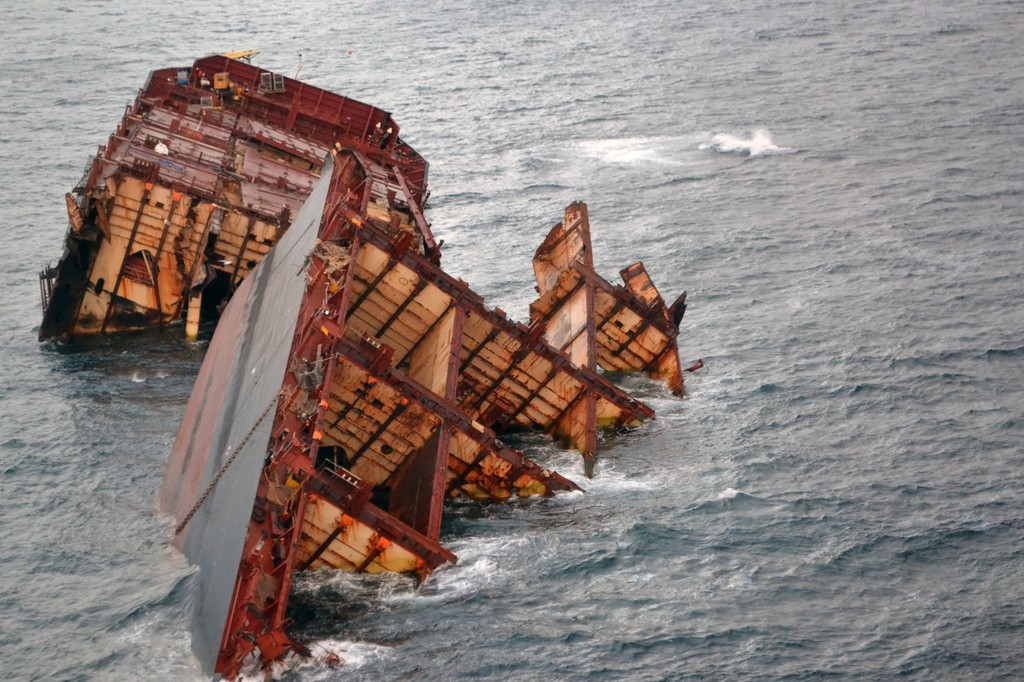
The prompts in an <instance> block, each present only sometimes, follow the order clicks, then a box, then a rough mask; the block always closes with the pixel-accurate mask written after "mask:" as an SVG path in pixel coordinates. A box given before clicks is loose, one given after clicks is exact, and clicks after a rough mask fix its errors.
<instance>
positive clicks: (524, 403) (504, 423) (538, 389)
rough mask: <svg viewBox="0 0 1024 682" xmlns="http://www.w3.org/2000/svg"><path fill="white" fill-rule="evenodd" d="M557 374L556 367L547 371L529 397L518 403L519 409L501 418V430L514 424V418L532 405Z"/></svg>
mask: <svg viewBox="0 0 1024 682" xmlns="http://www.w3.org/2000/svg"><path fill="white" fill-rule="evenodd" d="M558 372H559V370H558V368H557V367H552V368H551V369H550V370H548V373H547V375H546V376H545V377H544V378H543V379H542V380H541V381H540V383H538V384H537V387H536V388H535V389H533V390H532V391H530V393H529V395H527V396H526V398H525V399H524V400H523V401H522V402H520V403H519V407H517V408H516V409H515V411H514V412H510V413H509V414H507V415H505V416H504V417H502V419H501V422H500V423H501V428H502V429H506V428H508V425H509V424H511V423H512V422H514V421H515V420H516V417H518V416H519V415H520V414H521V413H522V412H523V410H525V409H526V408H527V407H529V406H530V405H532V404H533V401H534V400H536V399H537V396H539V395H540V392H541V391H543V390H544V388H545V387H546V386H547V385H548V384H549V383H551V380H552V379H554V378H555V377H556V376H558Z"/></svg>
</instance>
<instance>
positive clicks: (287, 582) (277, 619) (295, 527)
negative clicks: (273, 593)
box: [270, 492, 309, 639]
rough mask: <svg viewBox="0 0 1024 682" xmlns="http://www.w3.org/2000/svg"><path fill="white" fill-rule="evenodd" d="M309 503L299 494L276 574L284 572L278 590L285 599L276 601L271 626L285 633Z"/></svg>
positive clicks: (305, 496) (304, 496)
mask: <svg viewBox="0 0 1024 682" xmlns="http://www.w3.org/2000/svg"><path fill="white" fill-rule="evenodd" d="M308 501H309V497H308V496H307V495H304V494H302V493H301V492H300V493H299V494H298V497H297V503H296V506H297V507H298V508H297V509H293V510H292V512H291V523H292V529H291V533H290V535H291V537H290V538H288V542H287V546H286V549H285V551H286V554H285V556H284V558H283V559H281V562H280V563H279V564H278V566H277V568H276V569H275V572H277V571H282V572H283V574H282V575H281V586H280V588H279V589H278V594H279V595H284V599H276V600H275V601H274V602H273V610H272V611H271V614H270V626H271V629H273V630H280V631H281V632H284V628H285V627H286V625H287V623H286V622H285V610H286V608H287V606H288V595H290V594H291V591H292V576H293V575H295V571H294V568H295V562H296V560H297V558H298V547H299V540H300V539H301V538H302V524H303V521H304V520H305V517H306V504H307V503H308ZM289 639H290V638H289Z"/></svg>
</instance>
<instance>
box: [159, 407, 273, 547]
mask: <svg viewBox="0 0 1024 682" xmlns="http://www.w3.org/2000/svg"><path fill="white" fill-rule="evenodd" d="M283 394H284V391H281V393H278V394H277V395H275V396H274V397H273V398H271V400H270V402H269V403H267V406H266V407H265V408H263V413H262V414H261V415H260V418H259V419H257V420H256V423H255V424H253V425H252V428H251V429H249V432H248V433H246V434H245V436H244V437H243V438H242V440H241V441H240V442H239V443H238V445H236V446H235V448H234V452H232V453H231V456H230V457H228V459H227V461H225V462H224V464H222V465H221V467H220V469H218V470H217V473H216V474H215V475H214V477H213V480H211V481H210V485H208V486H206V490H204V491H203V494H202V495H201V496H200V497H199V499H198V500H196V503H195V505H194V506H193V507H192V509H191V510H189V512H188V514H186V515H185V518H184V519H182V520H181V523H179V524H178V527H177V528H175V529H174V534H175V535H177V534H178V533H180V532H181V531H183V530H185V526H187V525H188V522H189V521H191V520H192V517H193V516H195V513H196V512H197V511H199V508H200V507H202V506H203V503H204V502H206V498H207V497H209V495H210V493H211V492H213V489H214V488H216V487H217V484H218V483H219V482H220V479H221V477H222V476H223V475H224V473H225V472H226V471H227V470H228V467H229V466H231V463H232V462H234V461H235V457H238V453H240V452H241V451H242V448H243V447H245V444H246V443H248V442H249V439H250V438H251V437H252V434H253V433H255V432H256V429H257V427H259V425H260V424H262V423H263V420H264V419H266V418H267V415H268V414H269V413H270V409H271V408H272V407H274V405H276V404H277V401H278V400H280V399H281V397H282V396H283Z"/></svg>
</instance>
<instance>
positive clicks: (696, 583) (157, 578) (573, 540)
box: [0, 0, 1024, 680]
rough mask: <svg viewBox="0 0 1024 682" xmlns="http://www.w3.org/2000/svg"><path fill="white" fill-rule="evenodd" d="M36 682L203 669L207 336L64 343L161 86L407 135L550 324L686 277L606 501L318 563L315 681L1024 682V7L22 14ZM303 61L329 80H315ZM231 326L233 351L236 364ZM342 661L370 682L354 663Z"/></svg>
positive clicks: (6, 84) (610, 470)
mask: <svg viewBox="0 0 1024 682" xmlns="http://www.w3.org/2000/svg"><path fill="white" fill-rule="evenodd" d="M0 15H2V16H3V23H4V28H3V31H2V37H3V40H0V92H2V97H0V179H2V184H0V191H2V194H0V229H2V234H3V246H2V248H0V302H2V307H0V340H2V343H3V358H2V361H0V415H2V419H0V677H3V678H4V679H22V680H197V679H201V678H202V674H201V671H200V670H199V669H198V667H197V664H196V662H195V660H194V658H193V656H192V654H191V651H190V639H189V637H190V635H189V631H188V621H189V614H190V610H191V607H192V603H191V600H192V599H193V597H192V585H193V582H194V580H195V577H194V575H193V570H192V569H190V567H189V566H188V564H187V562H186V561H185V560H184V559H183V558H182V557H181V556H180V555H179V554H177V553H176V552H174V551H173V550H172V549H170V547H169V541H170V539H171V534H172V522H171V521H170V519H168V518H166V517H164V516H162V515H161V514H160V513H159V512H158V511H157V509H156V494H157V491H158V489H159V487H160V484H161V479H162V476H163V469H164V465H165V461H166V458H167V455H168V453H169V450H170V447H171V443H172V441H173V438H174V434H175V431H176V427H177V423H178V421H179V419H180V418H181V415H182V412H183V410H184V406H185V402H186V400H187V398H188V395H189V392H190V388H191V383H192V381H193V378H194V377H195V375H196V372H197V370H198V366H199V364H200V362H201V360H202V356H203V351H204V348H205V345H204V344H205V342H203V341H200V342H197V343H190V342H187V341H185V340H184V338H183V337H184V334H183V333H182V331H181V329H180V328H173V329H171V330H169V331H167V332H165V333H163V334H161V333H151V334H141V335H136V336H130V337H126V338H117V339H109V340H103V341H99V342H95V343H92V344H88V345H87V346H86V347H85V348H75V349H68V348H62V347H58V346H55V345H51V344H42V345H40V344H38V343H37V342H36V339H35V335H36V332H37V330H38V325H39V320H40V309H39V301H38V292H37V272H38V271H39V270H40V269H41V267H42V266H43V265H44V264H45V263H46V262H47V261H51V262H53V261H56V259H57V258H58V257H59V255H60V252H61V249H62V239H63V236H64V233H65V229H66V223H67V218H66V216H65V213H64V202H63V199H62V195H63V194H64V193H65V192H67V191H69V190H70V189H71V188H72V187H73V186H74V185H75V183H76V182H77V181H78V180H79V179H80V178H81V176H82V173H83V170H84V168H85V164H86V161H87V159H88V157H89V155H90V154H93V153H95V150H96V147H97V145H99V144H102V143H105V142H106V139H107V136H108V135H109V134H110V133H111V132H112V131H113V129H114V128H115V126H116V124H117V122H118V120H119V118H120V116H121V114H122V113H123V110H124V106H125V105H126V104H127V103H128V102H130V101H131V100H132V99H133V97H134V96H135V93H136V91H137V89H138V88H140V87H141V86H142V85H143V84H144V82H145V79H146V77H147V75H148V73H149V71H150V70H152V69H155V68H160V67H166V66H171V65H187V64H189V63H191V61H192V60H193V59H194V58H195V57H197V56H200V55H204V54H209V53H216V52H224V51H229V50H239V49H257V50H260V51H261V52H262V54H261V55H260V56H259V57H258V58H257V62H258V63H259V64H260V65H262V66H264V67H267V68H270V69H274V70H277V71H280V72H283V73H286V74H289V75H292V74H294V73H295V72H296V70H298V69H300V68H301V72H300V76H301V77H302V78H303V79H305V80H308V81H309V82H311V83H313V84H315V85H318V86H321V87H325V88H329V89H331V90H335V91H338V92H341V93H344V94H345V95H347V96H350V97H353V98H357V99H360V100H363V101H366V102H370V103H372V104H375V105H377V106H380V107H383V108H385V109H387V110H389V111H391V112H392V113H393V115H394V116H395V118H396V119H397V120H398V121H399V122H400V123H401V125H402V126H403V137H404V139H406V140H407V141H408V142H410V143H411V144H412V145H414V146H415V147H416V148H417V149H418V150H419V151H420V152H421V153H422V154H423V155H424V156H425V157H426V158H427V159H428V160H429V161H430V164H431V169H430V173H431V177H430V182H431V188H432V190H433V195H432V199H431V207H430V210H429V211H428V219H429V220H430V221H431V222H432V224H433V226H434V230H435V232H436V234H437V236H438V237H439V238H443V239H444V240H445V256H444V263H445V265H446V267H447V269H448V270H449V271H450V272H452V273H453V274H455V275H456V276H458V277H461V278H463V279H465V280H466V281H468V282H469V283H470V284H471V285H472V286H473V287H474V288H476V289H477V290H478V291H479V292H481V293H482V294H484V295H485V296H486V298H487V301H488V302H489V303H490V304H491V305H494V306H499V307H501V308H503V309H505V310H506V311H508V312H509V313H510V315H512V316H514V317H516V318H517V319H525V318H526V317H527V316H528V305H529V302H530V301H531V299H532V297H533V295H534V292H533V281H532V271H531V264H530V258H531V256H532V253H533V250H534V249H535V248H536V247H537V246H538V245H539V243H540V242H541V240H542V239H543V237H544V235H545V234H546V232H547V230H548V229H549V228H550V227H551V226H552V225H554V224H555V223H556V222H558V221H559V220H560V219H561V212H562V210H563V208H564V206H565V205H567V204H568V203H570V202H572V201H575V200H582V201H585V202H587V203H588V205H589V207H590V215H591V223H592V230H593V236H594V248H595V259H596V264H597V267H598V269H599V271H600V272H602V273H603V274H604V275H605V276H606V277H608V278H609V279H615V278H616V277H617V274H616V273H617V272H618V270H620V269H621V268H623V267H625V266H627V265H629V264H630V263H632V262H634V261H636V260H642V261H643V263H644V264H645V266H646V267H647V269H648V270H649V271H650V272H651V274H652V276H653V277H654V279H655V281H656V283H657V284H658V286H659V287H660V288H661V291H662V293H663V294H664V295H665V296H666V297H667V298H673V297H675V296H676V295H677V294H679V293H680V292H682V291H683V290H684V289H685V290H688V292H689V302H690V307H689V311H688V313H687V315H686V318H685V319H684V321H683V325H682V333H681V336H680V339H681V353H682V357H683V360H684V362H686V363H689V362H691V361H694V360H696V359H697V358H703V359H704V361H705V363H706V365H707V367H706V368H705V369H704V370H702V371H701V372H699V373H697V374H694V375H689V377H688V384H687V395H686V397H685V398H684V399H682V400H679V399H676V398H674V397H673V396H671V395H670V394H669V393H668V392H667V391H666V390H665V389H664V387H662V386H661V385H659V384H657V383H654V382H651V381H649V380H646V379H644V378H634V377H627V378H623V379H617V381H619V382H620V383H621V384H622V385H624V386H625V387H626V388H627V389H628V390H630V391H631V392H633V393H634V394H635V395H637V396H638V397H640V398H641V399H643V400H645V401H647V402H648V403H649V404H650V405H652V406H653V407H654V408H655V409H656V410H657V419H656V420H655V421H652V422H648V423H646V424H644V425H642V426H640V427H639V428H637V429H634V430H630V431H623V432H616V433H608V434H605V435H603V436H602V439H601V453H600V460H599V465H598V470H597V476H596V477H595V478H594V479H593V480H591V481H587V480H586V479H585V478H584V476H583V473H582V462H581V460H580V459H579V458H578V456H577V455H575V454H574V453H571V452H566V451H563V450H560V449H558V448H556V447H555V446H553V445H551V444H550V443H548V442H547V441H546V440H544V439H526V440H522V441H517V442H516V445H517V446H519V447H522V448H524V449H526V450H527V451H528V452H529V453H530V454H531V455H532V456H533V457H535V458H536V459H537V460H538V461H540V462H542V463H544V464H545V465H546V466H551V467H554V468H556V469H557V470H559V471H560V472H562V473H564V474H566V475H568V476H570V477H572V478H574V479H576V480H577V481H581V482H583V483H584V486H585V488H586V492H584V493H576V494H570V495H560V496H557V497H555V498H553V499H547V500H540V501H530V502H524V503H518V504H511V505H505V506H476V505H462V506H455V507H453V508H451V509H450V510H449V512H448V514H447V517H446V521H445V524H444V527H443V538H442V539H443V542H444V543H445V544H446V545H447V546H448V547H450V548H451V549H452V550H454V551H455V552H456V553H457V554H458V556H459V563H458V565H455V566H450V567H446V568H443V569H441V570H439V571H438V572H437V573H436V574H435V575H434V576H433V577H432V578H431V579H430V580H429V581H428V582H427V583H426V584H425V585H424V586H423V587H422V588H421V589H419V590H417V589H416V588H415V586H414V585H413V583H412V582H411V581H410V580H409V579H407V578H405V577H395V576H387V577H359V576H353V575H348V574H334V573H327V572H324V573H317V574H312V575H305V576H303V577H302V578H301V579H300V580H299V581H298V583H297V585H296V592H295V595H294V597H293V600H292V607H293V608H292V616H293V617H294V618H295V620H296V625H295V627H294V633H295V635H296V636H297V637H298V638H299V639H301V640H302V641H304V642H307V643H308V644H309V645H310V646H311V648H312V649H313V651H314V653H315V654H316V656H315V657H314V659H312V660H311V661H308V662H305V663H303V664H301V665H293V666H291V667H290V668H288V669H286V670H284V671H282V672H281V675H283V677H284V678H285V679H289V680H350V679H356V680H390V679H403V680H448V679H483V680H498V679H502V680H506V679H507V680H596V679H608V680H686V679H693V680H700V679H706V680H782V679H785V680H816V679H826V678H828V679H840V680H881V679H892V678H896V677H900V678H906V679H914V680H1020V679H1024V555H1022V546H1024V454H1022V442H1024V416H1022V410H1024V311H1022V301H1024V230H1022V221H1024V163H1022V158H1024V42H1022V41H1024V8H1022V6H1021V5H1020V3H1018V2H997V1H994V0H993V1H988V0H961V1H956V2H948V3H931V2H921V3H893V2H885V1H884V0H852V1H843V2H840V1H838V0H826V1H824V2H805V1H795V0H789V1H785V0H779V1H774V2H768V1H766V0H753V1H752V2H751V1H745V2H738V1H736V0H722V1H721V2H682V1H680V2H673V1H667V0H666V1H658V0H637V1H635V2H629V3H619V2H610V1H607V0H599V1H595V2H563V1H560V0H549V1H546V2H533V1H529V0H526V1H523V2H515V3H513V2H498V1H495V0H473V1H470V0H462V1H458V2H450V3H444V4H443V5H442V4H437V5H435V4H434V3H419V2H408V1H406V0H396V1H395V2H387V3H384V2H366V1H364V0H357V1H354V2H346V3H326V2H323V3H308V4H307V3H276V2H268V1H267V0H257V1H255V2H251V3H223V2H199V1H198V0H179V1H178V2H174V3H139V2H127V1H126V0H110V1H104V2H100V1H98V0H83V1H82V2H69V1H68V0H59V1H55V0H34V1H33V2H16V1H15V0H0ZM300 54H301V57H300ZM207 338H208V335H207ZM329 652H333V653H334V654H337V655H338V656H339V657H340V658H341V660H342V664H341V665H340V666H339V667H331V666H330V665H328V664H327V662H326V659H327V657H328V656H327V655H328V653H329Z"/></svg>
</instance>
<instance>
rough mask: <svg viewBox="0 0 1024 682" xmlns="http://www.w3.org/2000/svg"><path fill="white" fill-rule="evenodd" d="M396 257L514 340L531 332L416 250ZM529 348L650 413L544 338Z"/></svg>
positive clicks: (376, 240)
mask: <svg viewBox="0 0 1024 682" xmlns="http://www.w3.org/2000/svg"><path fill="white" fill-rule="evenodd" d="M358 230H359V231H361V232H362V234H363V237H364V239H365V241H366V243H367V244H371V245H372V246H375V247H377V248H379V249H381V250H383V251H386V252H390V251H389V247H390V244H391V240H389V239H388V238H387V237H386V236H385V235H383V234H382V233H380V232H378V231H376V230H374V229H373V228H371V227H368V226H363V227H361V228H358ZM396 259H397V261H398V262H399V263H401V264H402V265H404V266H405V267H407V268H409V269H410V270H412V271H413V272H415V273H416V274H417V276H419V277H426V278H427V279H428V280H429V281H430V283H431V284H432V285H434V286H436V287H437V288H438V289H440V290H441V291H442V292H443V293H445V294H448V295H449V296H451V297H452V298H456V299H457V300H459V301H460V304H464V305H466V306H467V308H468V309H467V312H468V313H470V314H473V315H476V316H478V317H480V318H482V319H484V320H486V321H487V322H490V323H491V324H492V325H494V326H496V327H499V328H500V330H501V331H503V332H505V333H507V334H509V335H510V336H512V337H513V338H514V339H516V340H517V341H520V343H522V340H523V339H525V338H527V337H528V336H529V335H530V333H531V332H530V329H529V328H528V327H526V326H525V325H523V324H518V323H515V322H512V321H511V320H509V319H508V318H506V317H504V316H503V315H499V314H498V313H497V312H495V311H493V310H489V309H488V308H487V307H486V306H485V305H484V302H483V299H482V298H481V297H480V296H479V295H478V294H476V293H474V292H473V291H471V290H470V289H469V288H468V287H467V286H466V284H465V283H464V282H461V281H459V280H456V279H455V278H454V277H452V276H451V275H449V274H448V273H446V272H444V271H443V270H441V269H440V268H439V267H438V266H436V265H434V264H433V263H431V262H430V261H428V260H426V259H425V258H423V257H422V256H420V255H419V254H415V253H409V252H406V253H404V254H402V255H401V256H400V257H396ZM531 350H533V352H535V353H537V355H539V356H540V357H542V358H544V359H545V360H547V361H548V362H550V363H551V364H553V365H556V366H558V367H560V368H561V369H563V370H564V371H566V372H568V373H570V374H573V375H574V377H575V378H576V380H577V381H579V382H581V383H583V384H585V385H586V386H587V387H589V388H592V389H596V390H597V393H598V394H601V395H602V396H603V397H604V398H605V399H606V400H608V401H609V402H613V403H615V404H616V405H619V406H620V407H621V406H623V405H626V406H629V409H630V410H631V411H633V412H634V413H639V414H643V415H645V416H646V417H648V418H653V417H654V411H653V410H651V408H649V407H647V406H646V405H644V404H643V403H641V402H640V401H638V400H636V399H634V398H632V397H631V396H629V394H627V393H626V392H625V391H623V390H622V389H620V388H618V387H617V386H615V385H613V384H611V383H609V382H608V381H606V380H605V379H604V378H602V377H601V376H600V375H598V374H597V372H596V371H594V370H590V369H587V368H580V367H576V365H574V364H573V363H572V362H571V361H570V360H569V358H567V357H566V356H565V355H563V354H562V353H560V352H558V350H556V349H555V348H553V347H551V346H550V345H549V344H548V343H546V342H545V341H543V340H537V341H536V342H535V343H533V344H531ZM463 366H465V363H463Z"/></svg>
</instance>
